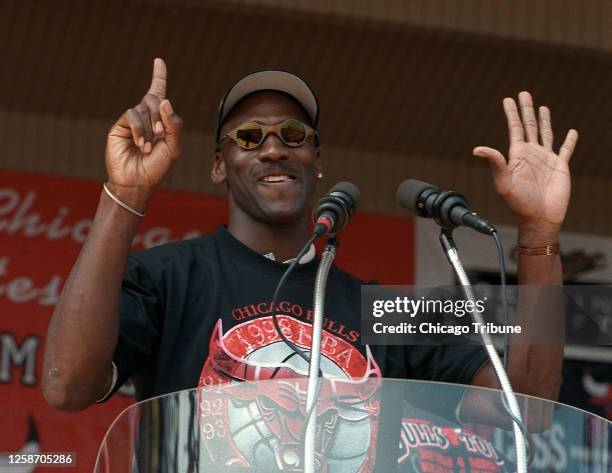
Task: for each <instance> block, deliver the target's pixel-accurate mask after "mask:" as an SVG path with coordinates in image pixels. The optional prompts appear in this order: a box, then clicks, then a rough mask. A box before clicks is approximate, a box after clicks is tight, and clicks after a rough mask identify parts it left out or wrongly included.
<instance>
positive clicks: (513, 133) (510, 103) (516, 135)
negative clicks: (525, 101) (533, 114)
mask: <svg viewBox="0 0 612 473" xmlns="http://www.w3.org/2000/svg"><path fill="white" fill-rule="evenodd" d="M504 112H505V114H506V120H507V121H508V135H509V138H510V147H512V145H515V144H518V143H522V142H523V141H524V131H523V123H522V122H521V117H520V116H519V113H518V110H517V108H516V102H514V99H511V98H510V97H506V98H505V99H504Z"/></svg>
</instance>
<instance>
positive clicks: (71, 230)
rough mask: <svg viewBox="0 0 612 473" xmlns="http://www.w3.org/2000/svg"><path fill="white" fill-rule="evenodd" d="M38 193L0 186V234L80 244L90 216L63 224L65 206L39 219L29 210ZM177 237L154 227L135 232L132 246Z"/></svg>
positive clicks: (198, 233)
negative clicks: (45, 219) (70, 239)
mask: <svg viewBox="0 0 612 473" xmlns="http://www.w3.org/2000/svg"><path fill="white" fill-rule="evenodd" d="M37 197H38V194H37V193H36V192H35V191H29V192H27V193H26V194H25V195H23V196H22V195H21V194H20V193H19V191H18V190H16V189H12V188H1V189H0V233H6V234H7V235H19V234H21V235H23V236H25V237H27V238H33V237H36V236H39V235H43V236H45V237H46V238H47V239H49V240H52V241H54V240H59V239H62V238H66V237H70V238H72V240H74V241H75V242H76V243H79V244H81V243H83V242H84V241H85V239H86V238H87V234H88V233H89V230H90V229H91V226H92V224H93V220H92V219H81V220H77V221H76V222H75V223H73V224H66V223H65V219H66V217H67V216H68V215H69V214H70V209H69V208H68V207H64V206H62V207H59V208H58V209H57V212H56V214H55V217H54V218H53V219H52V220H51V221H50V222H44V221H42V220H43V219H42V217H41V215H40V214H39V213H38V212H35V211H33V210H32V208H33V206H34V204H35V202H36V199H37ZM201 235H202V232H201V231H199V230H196V229H192V230H189V231H188V232H187V233H185V235H183V237H182V238H181V239H183V240H187V239H190V238H196V237H198V236H201ZM174 240H176V238H173V236H172V229H171V228H169V227H154V228H151V229H149V230H146V231H144V232H143V233H142V234H138V235H136V237H135V238H134V241H133V242H132V245H133V246H134V245H137V244H140V243H141V244H142V246H143V247H144V248H152V247H153V246H157V245H161V244H164V243H169V242H171V241H174Z"/></svg>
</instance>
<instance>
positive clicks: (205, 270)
mask: <svg viewBox="0 0 612 473" xmlns="http://www.w3.org/2000/svg"><path fill="white" fill-rule="evenodd" d="M166 77H167V75H166V66H165V64H164V62H163V61H162V60H161V59H156V60H155V63H154V70H153V79H152V82H151V87H150V89H149V91H148V93H147V94H146V95H145V96H144V97H143V99H142V100H141V102H140V103H139V104H138V105H137V106H136V107H135V108H131V109H129V110H127V111H126V112H125V113H124V114H123V115H122V116H121V117H120V118H119V120H118V121H117V122H116V123H115V125H114V126H113V127H112V128H111V130H110V132H109V134H108V141H107V148H106V167H107V171H108V181H107V184H105V185H104V190H103V192H102V193H101V197H100V202H99V205H98V209H97V211H96V216H95V220H94V224H93V226H92V229H91V232H90V235H89V237H88V239H87V241H86V243H85V245H84V246H83V249H82V251H81V253H80V255H79V258H78V260H77V262H76V263H75V265H74V267H73V269H72V272H71V274H70V277H69V279H68V281H67V282H66V284H65V287H64V289H63V292H62V296H61V298H60V301H59V303H58V304H57V307H56V310H55V313H54V315H53V318H52V320H51V323H50V326H49V331H48V335H47V341H46V353H45V363H44V372H43V389H44V394H45V397H46V399H47V400H48V402H49V403H51V404H52V405H54V406H56V407H58V408H60V409H65V410H79V409H83V408H85V407H87V406H88V405H90V404H92V403H94V402H96V401H103V400H105V399H107V398H108V397H109V396H110V395H111V394H112V393H113V392H114V391H115V390H116V389H118V387H119V386H120V385H121V384H122V383H123V382H124V381H125V380H126V379H127V378H128V377H132V378H133V380H134V383H135V387H136V393H137V398H138V399H143V398H148V397H151V396H155V395H159V394H164V393H168V392H172V391H177V390H180V389H186V388H192V387H196V386H206V385H211V384H219V383H228V382H230V381H231V380H236V379H239V380H244V379H253V377H252V374H253V373H254V372H258V373H261V371H260V370H253V369H250V368H253V367H258V366H262V365H261V363H262V362H265V363H266V366H269V365H270V363H272V364H274V363H277V364H278V366H279V367H280V366H281V364H283V367H284V368H283V369H284V370H285V371H282V370H280V371H279V370H275V371H274V373H275V374H276V375H282V374H283V373H284V375H290V376H302V375H304V374H305V373H306V369H307V367H306V364H305V362H304V361H303V360H302V359H301V358H300V357H298V356H294V355H295V352H294V351H292V349H291V348H290V347H289V346H288V345H287V344H286V343H284V342H283V340H282V339H281V338H280V337H279V334H278V333H277V332H276V330H275V327H274V324H273V321H272V312H273V311H274V312H276V313H277V314H278V315H279V319H280V324H281V327H282V329H283V333H284V334H285V335H286V336H287V337H288V338H289V339H291V340H292V341H293V343H295V344H296V345H298V346H300V347H302V348H308V347H309V346H310V343H311V333H312V325H311V322H312V289H313V284H314V278H315V273H316V268H317V264H318V258H317V257H316V254H315V250H314V247H312V248H311V251H310V252H308V253H307V254H306V255H305V256H304V257H303V258H302V260H301V261H300V264H299V265H298V266H297V268H296V270H295V272H294V273H293V274H292V275H291V276H290V278H289V279H288V280H287V283H286V286H285V287H284V290H283V294H282V295H281V299H280V301H279V304H278V307H276V308H272V307H270V299H271V297H272V294H273V290H274V287H275V286H276V284H277V282H278V280H279V278H280V277H281V275H282V274H283V272H284V270H285V269H286V262H287V261H288V260H290V259H291V258H292V257H294V255H296V254H297V253H298V251H299V249H300V248H301V247H302V246H303V245H304V244H305V242H306V241H307V239H308V237H309V233H308V225H309V209H308V204H309V201H310V199H311V197H312V195H313V191H314V187H315V182H316V180H317V179H319V178H320V177H321V173H322V164H321V157H320V150H319V143H318V136H317V133H316V127H317V122H318V113H319V110H318V104H317V100H316V98H315V96H314V94H313V93H312V91H311V90H310V88H309V87H308V86H307V85H306V84H305V82H304V81H303V80H302V79H300V78H298V77H296V76H294V75H292V74H289V73H286V72H282V71H261V72H257V73H253V74H250V75H247V76H246V77H244V78H242V79H241V80H240V81H238V82H237V83H236V84H234V86H232V87H231V88H230V90H229V91H228V93H227V94H226V95H225V97H224V98H223V100H222V102H221V105H220V108H219V115H218V126H217V133H216V150H215V155H214V161H213V167H212V172H211V178H212V180H213V181H214V182H215V183H218V184H223V185H225V186H226V187H227V193H228V200H229V222H228V225H227V227H225V226H222V227H220V228H219V229H218V230H217V231H215V232H213V233H212V234H210V235H207V236H204V237H202V238H197V239H194V240H189V241H182V242H175V243H171V244H168V245H163V246H160V247H157V248H153V249H150V250H146V251H142V252H138V253H135V254H132V255H129V250H130V247H131V242H132V238H133V237H134V235H135V232H136V229H137V226H138V223H139V221H140V219H141V218H142V217H143V216H144V213H145V209H146V207H147V203H148V201H149V199H150V198H151V196H152V195H153V193H154V192H155V190H156V189H157V187H158V186H159V185H160V183H161V182H162V180H163V179H164V177H165V176H166V175H167V173H168V172H169V170H170V168H171V166H172V164H173V163H174V161H176V160H177V159H178V158H179V156H180V133H181V128H182V121H181V119H180V118H179V117H178V115H177V114H176V113H175V112H174V110H173V108H172V106H171V104H170V101H169V100H168V99H167V98H166ZM519 103H520V106H521V112H522V119H521V117H520V116H519V113H518V111H517V108H516V104H515V102H514V100H512V99H506V100H505V101H504V110H505V112H506V116H507V118H508V124H509V130H510V139H511V146H510V153H509V162H508V163H506V160H505V158H504V157H503V155H502V154H501V153H499V152H498V151H496V150H493V149H491V148H484V147H479V148H476V149H475V154H476V155H477V156H480V157H483V158H486V159H488V160H489V161H490V163H491V166H492V170H493V178H494V182H495V185H496V189H497V190H498V192H499V194H500V195H501V196H502V197H503V198H504V199H505V200H506V202H507V203H508V204H509V206H510V208H511V209H512V211H513V212H514V214H515V216H516V217H517V220H518V222H519V246H520V248H521V250H520V251H519V255H520V256H519V282H520V283H521V284H560V283H561V264H560V259H559V255H558V246H557V245H556V243H557V235H558V231H559V228H560V225H561V222H562V221H563V218H564V216H565V211H566V208H567V203H568V199H569V171H568V166H567V162H568V161H569V158H570V157H571V154H572V152H573V149H574V145H575V142H576V138H577V135H576V133H575V132H574V131H570V133H568V136H567V138H566V140H565V143H564V144H563V146H562V147H561V150H560V152H559V154H558V155H557V154H555V153H554V152H553V151H552V129H551V125H550V115H549V112H548V109H546V108H545V107H542V108H541V109H540V113H539V119H540V120H539V127H538V121H537V120H536V118H535V112H534V109H533V104H532V102H531V96H530V95H529V94H528V93H526V92H524V93H521V94H520V96H519ZM538 128H539V131H538ZM539 141H541V144H540V142H539ZM197 217H200V218H202V217H201V216H187V218H197ZM360 284H361V283H360V281H358V280H356V279H355V278H353V277H351V276H350V275H348V274H346V273H345V272H343V271H341V270H340V269H338V268H336V267H334V268H332V271H331V272H330V277H329V281H328V288H329V290H328V298H327V301H326V320H325V324H324V329H325V330H324V336H323V341H322V348H323V350H322V351H323V359H322V370H323V373H324V374H325V376H331V377H338V378H343V379H347V380H354V381H358V380H360V379H362V378H363V377H364V376H386V377H396V378H417V379H430V380H438V381H448V382H456V383H464V384H470V383H472V384H475V385H481V386H492V387H495V386H497V381H496V379H495V376H494V374H493V371H492V369H491V367H490V366H489V365H488V364H487V363H486V359H485V354H484V352H483V351H482V350H481V349H480V348H478V347H458V346H436V347H432V346H428V347H427V346H406V347H401V346H389V347H386V346H376V347H372V348H370V347H367V346H363V345H362V344H361V343H360V319H359V317H360V307H359V304H360ZM228 360H229V361H228ZM561 360H562V348H561V347H546V346H544V347H531V346H527V347H513V349H512V351H511V356H510V360H509V373H510V378H511V380H512V382H513V384H514V385H515V387H516V388H517V390H518V391H521V392H526V393H530V394H535V395H539V396H545V397H554V396H555V395H556V392H557V389H558V384H559V379H560V367H561ZM230 361H231V362H230ZM541 366H547V367H548V369H547V370H541V369H540V367H541ZM279 373H280V374H279Z"/></svg>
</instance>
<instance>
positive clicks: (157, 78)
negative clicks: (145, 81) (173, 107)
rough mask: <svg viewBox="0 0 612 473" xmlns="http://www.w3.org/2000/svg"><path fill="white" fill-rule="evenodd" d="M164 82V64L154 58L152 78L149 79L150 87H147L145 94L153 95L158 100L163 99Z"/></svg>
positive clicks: (165, 75)
mask: <svg viewBox="0 0 612 473" xmlns="http://www.w3.org/2000/svg"><path fill="white" fill-rule="evenodd" d="M166 80H167V71H166V63H165V62H164V60H163V59H161V58H155V60H154V61H153V77H152V78H151V86H150V87H149V90H148V91H147V94H153V95H155V96H156V97H157V98H158V99H160V100H163V99H165V98H166Z"/></svg>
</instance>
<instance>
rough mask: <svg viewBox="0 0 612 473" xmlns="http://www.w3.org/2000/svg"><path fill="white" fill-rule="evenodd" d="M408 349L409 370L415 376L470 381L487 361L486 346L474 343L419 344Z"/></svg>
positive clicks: (448, 380)
mask: <svg viewBox="0 0 612 473" xmlns="http://www.w3.org/2000/svg"><path fill="white" fill-rule="evenodd" d="M406 348H407V350H406V351H407V360H406V362H407V365H408V372H410V373H411V374H412V376H413V377H414V378H415V379H422V380H427V381H442V382H447V383H459V384H470V383H471V381H472V378H473V377H474V374H476V371H478V369H479V368H480V367H481V366H482V365H483V364H484V363H485V362H486V361H487V359H488V358H487V354H486V351H485V349H484V347H481V346H474V345H417V346H409V347H406Z"/></svg>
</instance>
